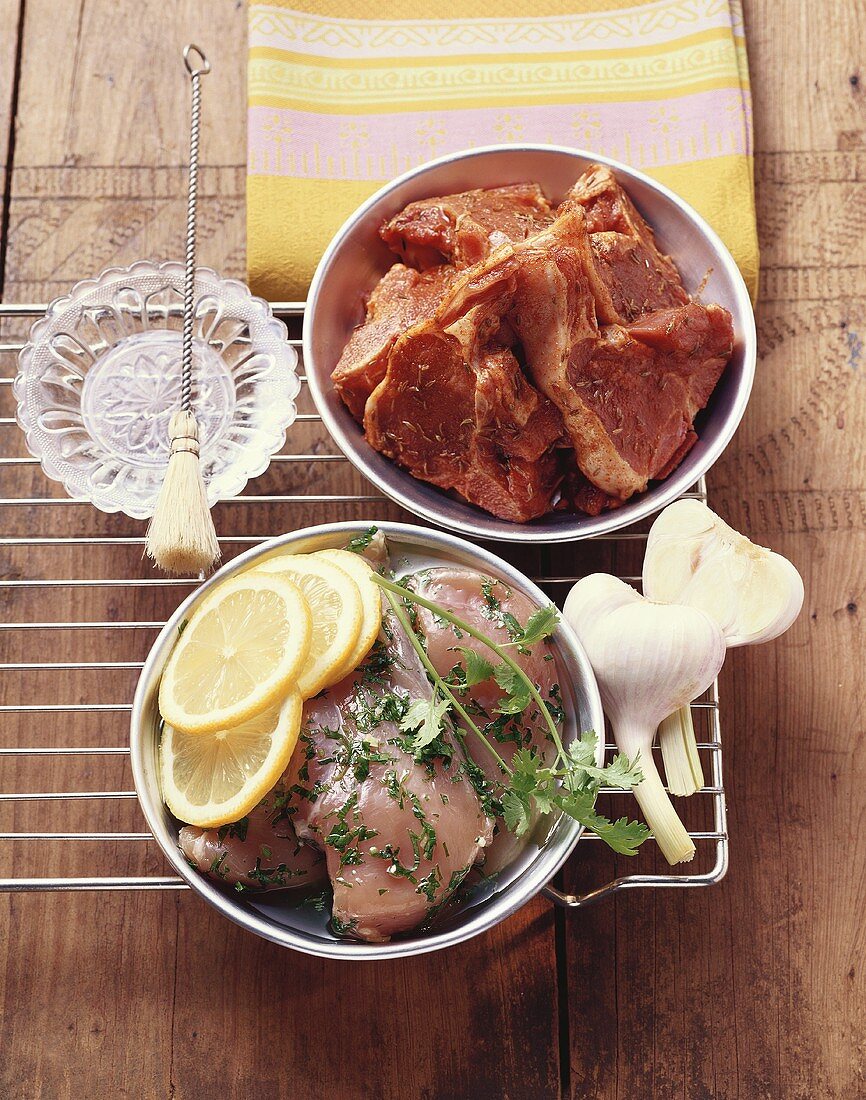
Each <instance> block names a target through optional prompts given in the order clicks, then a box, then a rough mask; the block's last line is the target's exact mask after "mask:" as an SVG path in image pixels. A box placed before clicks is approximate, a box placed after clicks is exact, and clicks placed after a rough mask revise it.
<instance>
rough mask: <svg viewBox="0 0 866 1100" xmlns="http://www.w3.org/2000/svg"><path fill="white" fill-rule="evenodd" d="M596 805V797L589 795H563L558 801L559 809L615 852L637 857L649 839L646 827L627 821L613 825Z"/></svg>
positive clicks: (615, 822)
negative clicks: (595, 808)
mask: <svg viewBox="0 0 866 1100" xmlns="http://www.w3.org/2000/svg"><path fill="white" fill-rule="evenodd" d="M594 804H595V795H594V794H592V793H590V792H589V791H579V792H577V793H576V794H568V795H560V796H559V797H558V798H557V800H556V805H557V806H558V808H559V809H560V810H562V811H563V813H566V814H568V816H569V817H572V818H574V820H575V821H579V822H580V824H581V825H584V826H586V828H587V829H592V831H593V832H594V833H597V834H598V835H599V836H600V837H601V839H602V840H604V841H605V843H606V844H608V845H609V846H610V847H611V848H613V850H614V851H615V852H619V853H620V855H624V856H633V855H636V854H637V849H638V848H639V847H640V845H641V844H643V842H644V841H645V840H646V838H647V837H648V836H649V829H648V828H647V827H646V825H644V824H642V823H641V822H640V821H629V820H628V819H627V818H625V817H621V818H619V819H618V820H616V821H610V820H609V819H608V818H606V817H604V816H602V815H601V814H597V813H596V812H595V810H594V808H593V807H594Z"/></svg>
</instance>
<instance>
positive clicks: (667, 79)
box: [247, 0, 758, 300]
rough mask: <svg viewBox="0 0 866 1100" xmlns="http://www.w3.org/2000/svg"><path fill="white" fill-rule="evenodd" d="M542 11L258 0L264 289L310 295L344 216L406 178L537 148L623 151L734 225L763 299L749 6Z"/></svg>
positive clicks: (254, 84)
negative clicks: (466, 158) (454, 159)
mask: <svg viewBox="0 0 866 1100" xmlns="http://www.w3.org/2000/svg"><path fill="white" fill-rule="evenodd" d="M362 11H363V15H364V18H362V19H359V18H357V16H358V14H359V13H360V12H362ZM526 11H527V5H525V4H524V3H519V2H518V0H460V2H458V0H438V2H437V3H435V4H431V3H430V2H429V0H402V2H401V3H400V4H394V3H393V2H392V0H365V3H363V4H358V3H357V0H355V2H353V0H269V2H267V3H259V2H258V0H251V3H250V8H249V27H250V39H249V71H248V80H249V151H248V168H247V171H248V178H247V249H248V252H247V255H248V268H249V279H250V283H251V284H252V286H253V288H254V290H255V291H256V292H257V293H259V294H262V295H264V296H265V297H268V298H271V299H277V300H285V299H300V298H304V297H305V295H306V291H307V287H308V285H309V281H310V278H311V276H312V273H313V271H314V269H315V267H316V264H317V262H318V260H319V257H320V256H321V254H322V252H323V251H324V249H325V247H326V245H327V244H328V241H329V240H330V239H331V237H332V236H333V234H334V232H335V231H336V230H337V229H338V228H339V226H340V224H341V223H342V222H343V220H344V219H345V218H346V217H348V215H349V214H350V213H351V212H352V211H353V210H354V209H355V207H357V206H358V205H359V204H360V203H361V202H362V201H363V200H364V199H365V198H367V197H368V196H369V195H370V194H372V193H373V191H375V190H376V189H377V188H379V187H380V186H381V185H382V184H383V183H385V182H387V181H388V180H390V179H392V178H393V177H394V176H397V175H399V174H400V173H401V172H405V171H406V170H407V169H409V168H412V167H414V166H415V165H417V164H421V163H423V162H424V161H427V160H431V159H432V158H434V157H437V156H441V155H442V154H444V153H449V152H452V151H456V150H459V149H469V148H472V147H474V146H480V145H492V144H496V143H500V142H527V141H529V142H545V143H550V144H554V145H569V146H573V147H575V148H580V149H586V150H590V151H592V152H595V153H600V154H602V155H606V156H610V157H615V158H616V159H618V160H622V161H624V162H625V163H627V164H630V165H632V166H634V167H636V168H640V169H643V170H644V171H645V172H647V173H649V175H651V176H654V177H655V178H656V179H658V180H660V181H661V182H662V183H664V184H667V186H669V187H671V188H672V189H673V190H674V191H677V192H678V193H679V194H680V195H682V196H683V197H684V198H685V199H686V200H687V201H688V202H690V203H691V204H692V205H693V206H695V207H696V208H697V209H698V210H699V211H700V212H701V213H702V214H703V215H704V217H706V218H707V220H708V221H709V222H710V223H711V224H712V225H713V226H714V228H715V229H716V230H717V231H718V232H719V234H720V235H721V236H722V238H723V239H724V240H725V242H726V243H727V245H728V247H729V248H730V249H731V252H732V253H733V254H734V257H735V258H736V260H737V262H738V263H739V265H740V268H741V270H742V272H743V275H744V276H745V278H746V281H747V283H748V285H749V287H750V289H751V290H752V293H753V294H754V293H755V290H756V287H757V280H758V242H757V233H756V228H755V202H754V186H753V176H752V165H753V161H752V119H751V100H750V95H749V75H748V66H747V61H746V43H745V37H744V32H743V21H742V11H741V8H740V0H643V2H641V0H636V2H633V3H632V4H631V5H629V6H628V7H624V6H622V0H536V2H535V3H534V4H533V5H532V12H533V14H532V15H526V14H525V12H526ZM434 14H435V16H436V18H433V15H434ZM395 16H399V18H395Z"/></svg>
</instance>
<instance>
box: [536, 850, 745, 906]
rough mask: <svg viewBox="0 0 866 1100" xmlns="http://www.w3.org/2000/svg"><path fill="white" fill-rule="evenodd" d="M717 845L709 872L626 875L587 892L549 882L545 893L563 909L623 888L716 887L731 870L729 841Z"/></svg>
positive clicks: (591, 900) (606, 895)
mask: <svg viewBox="0 0 866 1100" xmlns="http://www.w3.org/2000/svg"><path fill="white" fill-rule="evenodd" d="M708 835H709V836H710V837H711V839H716V840H717V841H718V840H720V839H722V838H723V834H718V835H717V834H708ZM725 841H726V838H725ZM717 847H718V853H717V858H716V863H715V866H714V867H713V868H712V870H710V871H707V872H706V873H705V874H700V875H679V874H674V873H673V872H671V873H669V874H666V875H663V874H662V875H622V876H621V877H620V878H615V879H614V880H613V881H612V882H607V883H605V885H604V886H597V887H596V888H595V889H594V890H589V891H588V892H587V893H585V894H566V893H565V892H564V891H563V890H560V889H558V888H557V887H556V886H553V885H552V884H551V883H548V884H547V885H546V886H544V887H543V888H542V890H541V892H542V894H544V896H545V897H546V898H549V899H550V900H551V901H552V902H553V903H554V904H555V905H559V906H561V908H563V909H585V908H586V907H587V906H588V905H593V904H594V903H595V902H597V901H601V900H602V899H603V898H607V897H610V895H611V894H615V893H617V892H618V891H619V890H638V889H641V888H645V887H662V888H665V889H669V888H673V889H685V888H687V887H690V886H712V885H714V884H715V883H717V882H721V880H722V879H723V878H724V877H725V872H726V871H727V869H728V858H727V843H726V842H725V843H724V845H723V844H721V843H718V844H717Z"/></svg>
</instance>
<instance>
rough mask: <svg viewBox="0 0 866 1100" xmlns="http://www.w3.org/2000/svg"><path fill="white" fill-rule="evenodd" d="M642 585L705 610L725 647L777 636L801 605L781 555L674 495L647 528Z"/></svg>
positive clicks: (796, 582)
mask: <svg viewBox="0 0 866 1100" xmlns="http://www.w3.org/2000/svg"><path fill="white" fill-rule="evenodd" d="M643 590H644V595H646V596H648V597H649V598H650V599H651V600H658V601H659V602H660V603H679V604H688V606H689V607H699V608H700V609H701V610H702V611H706V613H707V614H708V615H710V616H711V617H712V618H714V619H715V620H716V622H717V623H718V624H719V626H720V627H721V628H722V631H723V633H724V635H725V639H726V641H727V644H728V646H729V647H733V646H741V645H755V644H756V643H758V642H769V641H770V640H771V639H772V638H778V636H779V635H780V634H784V632H785V631H786V630H787V629H788V627H789V626H790V625H791V624H792V623H793V622H794V620H795V619H796V618H797V616H798V615H799V614H800V609H801V608H802V606H803V581H802V579H801V578H800V574H799V573H798V572H797V570H796V569H795V568H794V566H793V565H792V564H791V563H790V562H789V561H788V559H787V558H783V557H782V555H781V554H774V553H773V551H772V550H767V549H766V548H765V547H763V546H756V545H755V543H753V542H750V541H749V539H747V538H746V536H745V535H741V534H740V533H739V532H738V531H735V530H734V529H733V527H729V526H728V524H727V523H725V521H724V520H722V519H720V518H719V517H718V516H717V515H716V514H715V512H713V511H711V510H710V509H709V508H708V507H707V506H706V504H704V503H703V502H702V501H700V500H678V501H676V502H675V503H674V504H671V505H669V506H668V507H667V508H665V510H664V511H663V512H662V513H661V514H660V515H659V516H658V518H657V519H656V521H655V523H654V524H653V525H652V527H651V528H650V533H649V538H648V539H647V548H646V557H645V558H644V564H643Z"/></svg>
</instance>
